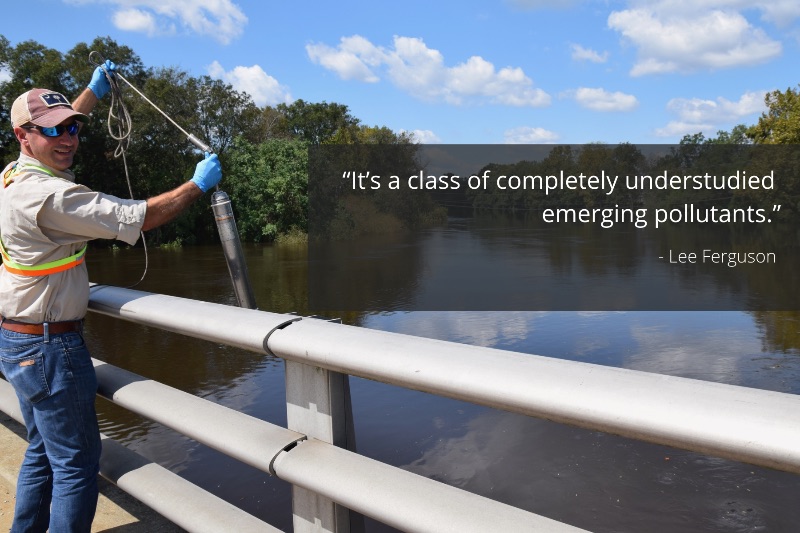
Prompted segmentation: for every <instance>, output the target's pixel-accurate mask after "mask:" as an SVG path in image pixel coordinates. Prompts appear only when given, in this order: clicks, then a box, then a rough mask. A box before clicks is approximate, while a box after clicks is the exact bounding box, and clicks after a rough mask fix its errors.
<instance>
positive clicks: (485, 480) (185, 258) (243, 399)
mask: <svg viewBox="0 0 800 533" xmlns="http://www.w3.org/2000/svg"><path fill="white" fill-rule="evenodd" d="M497 250H498V248H495V250H494V253H500V252H498V251H497ZM245 252H246V256H247V263H248V266H249V270H250V274H251V278H252V283H253V286H254V290H255V293H256V300H257V302H258V304H259V308H261V309H264V310H268V311H274V312H290V311H295V312H299V313H301V314H308V313H309V312H311V311H313V310H309V308H308V286H309V283H308V260H307V258H308V252H307V249H306V247H305V246H301V247H297V246H275V245H258V246H257V245H247V246H245ZM507 253H508V254H509V255H508V257H509V258H511V259H513V254H514V253H516V252H515V251H514V249H513V247H511V248H509V249H508V252H507ZM498 260H501V256H498ZM88 263H89V271H90V277H91V279H92V281H94V282H96V283H104V284H112V285H119V286H127V285H129V284H131V283H133V282H135V281H137V280H138V279H139V277H140V276H141V273H142V269H143V267H144V256H143V253H142V250H141V248H136V249H121V250H111V249H108V250H93V251H92V253H91V254H90V257H89V259H88ZM375 283H376V285H375V287H374V289H375V290H378V289H379V288H380V282H379V281H376V282H375ZM136 288H137V289H138V290H143V291H149V292H155V293H163V294H170V295H175V296H181V297H187V298H194V299H198V300H205V301H212V302H219V303H226V304H230V305H235V298H234V296H233V293H232V290H231V287H230V279H229V277H228V273H227V268H226V265H225V262H224V259H223V257H222V252H221V249H220V248H219V247H218V246H207V247H206V246H197V247H184V248H181V249H174V250H160V249H159V250H151V251H150V252H149V268H148V273H147V276H146V278H145V281H144V282H143V283H141V284H140V285H139V286H137V287H136ZM388 308H390V307H387V309H388ZM339 316H341V318H342V319H343V321H344V322H346V323H349V324H354V325H358V326H363V327H367V328H374V329H380V330H387V331H395V332H401V333H408V334H413V335H420V336H425V337H432V338H438V339H445V340H450V341H455V342H460V343H467V344H474V345H479V346H490V347H495V348H501V349H507V350H513V351H517V352H523V353H531V354H538V355H544V356H549V357H556V358H562V359H571V360H576V361H585V362H590V363H596V364H601V365H609V366H615V367H624V368H631V369H636V370H643V371H648V372H657V373H662V374H670V375H675V376H684V377H688V378H693V379H699V380H706V381H715V382H722V383H730V384H736V385H744V386H749V387H757V388H763V389H769V390H775V391H781V392H789V393H798V392H800V379H798V378H799V377H800V357H798V355H799V354H800V314H798V313H797V312H792V311H784V312H765V311H760V312H756V311H752V312H738V311H725V312H723V311H692V312H676V311H669V312H667V311H640V312H623V311H616V312H604V311H586V312H575V311H559V312H546V311H525V310H518V311H397V310H395V311H383V312H376V311H373V312H347V313H341V314H340V315H339ZM86 332H87V342H88V343H89V344H90V347H91V349H92V351H93V355H94V356H95V357H97V358H99V359H102V360H105V361H107V362H109V363H112V364H115V365H118V366H121V367H123V368H126V369H129V370H131V371H133V372H135V373H138V374H141V375H143V376H145V377H148V378H151V379H154V380H157V381H160V382H163V383H166V384H168V385H170V386H173V387H176V388H178V389H181V390H184V391H187V392H190V393H192V394H195V395H197V396H200V397H203V398H207V399H209V400H211V401H214V402H218V403H220V404H223V405H225V406H228V407H231V408H234V409H237V410H240V411H242V412H245V413H247V414H250V415H252V416H255V417H258V418H261V419H264V420H267V421H269V422H272V423H275V424H279V425H283V426H285V424H286V411H285V396H284V394H285V389H284V376H283V363H282V361H281V360H278V359H274V358H270V357H266V356H263V355H258V354H253V353H249V352H244V351H241V350H236V349H232V348H228V347H224V346H220V345H217V344H214V343H209V342H205V341H199V340H194V339H190V338H186V337H182V336H180V335H174V334H170V333H166V332H162V331H160V330H155V329H151V328H146V327H142V326H137V325H133V324H130V323H126V322H123V321H119V320H114V319H111V318H109V317H104V316H101V315H97V314H95V313H90V314H89V317H88V319H87V327H86ZM351 390H352V399H353V409H354V420H355V429H356V442H357V447H358V451H359V453H361V454H363V455H365V456H367V457H371V458H374V459H378V460H380V461H383V462H386V463H389V464H392V465H396V466H399V467H401V468H404V469H407V470H410V471H412V472H416V473H418V474H421V475H423V476H427V477H430V478H433V479H437V480H440V481H442V482H444V483H448V484H451V485H455V486H457V487H461V488H463V489H465V490H468V491H471V492H475V493H478V494H482V495H485V496H487V497H489V498H493V499H496V500H499V501H503V502H507V503H509V504H511V505H514V506H517V507H521V508H524V509H527V510H530V511H532V512H535V513H538V514H541V515H544V516H547V517H550V518H553V519H556V520H561V521H564V522H567V523H570V524H573V525H576V526H579V527H582V528H586V529H589V530H592V531H596V532H649V533H674V532H731V533H732V532H752V531H770V532H792V531H797V524H800V506H798V505H797V502H798V501H800V476H795V475H791V474H787V473H782V472H777V471H773V470H770V469H765V468H758V467H754V466H750V465H745V464H741V463H736V462H732V461H727V460H723V459H718V458H713V457H708V456H704V455H701V454H697V453H691V452H686V451H681V450H676V449H672V448H668V447H663V446H656V445H651V444H645V443H640V442H636V441H633V440H629V439H625V438H621V437H616V436H612V435H606V434H603V433H598V432H593V431H587V430H583V429H577V428H572V427H568V426H563V425H559V424H555V423H552V422H548V421H543V420H537V419H532V418H527V417H524V416H520V415H515V414H510V413H505V412H501V411H497V410H493V409H489V408H485V407H480V406H475V405H471V404H468V403H464V402H459V401H455V400H449V399H443V398H438V397H436V396H432V395H428V394H424V393H419V392H414V391H408V390H405V389H401V388H397V387H393V386H389V385H385V384H381V383H376V382H371V381H368V380H364V379H360V378H351ZM631 401H632V402H635V401H636V398H631ZM98 402H99V416H100V419H101V429H102V431H103V432H104V433H106V434H107V435H109V436H111V437H113V438H115V439H117V440H119V441H121V442H122V443H124V444H125V445H127V446H128V447H130V448H132V449H134V450H136V451H137V452H138V453H140V454H142V455H144V456H145V457H148V458H149V459H151V460H154V461H156V462H158V463H160V464H162V465H164V466H165V467H167V468H169V469H171V470H173V471H174V472H177V473H178V474H180V475H181V476H183V477H185V478H187V479H189V480H190V481H192V482H194V483H196V484H198V485H200V486H202V487H204V488H206V489H207V490H209V491H211V492H213V493H215V494H217V495H219V496H221V497H222V498H224V499H226V500H229V501H231V502H232V503H234V504H235V505H237V506H239V507H241V508H243V509H245V510H246V511H248V512H250V513H252V514H254V515H256V516H258V517H260V518H261V519H263V520H265V521H267V522H269V523H270V524H273V525H274V526H276V527H278V528H280V529H282V530H284V531H291V496H290V487H289V485H288V484H286V483H285V482H283V481H280V480H277V479H274V478H271V477H269V476H268V475H266V474H263V473H261V472H258V471H256V470H254V469H252V468H250V467H248V466H245V465H242V464H240V463H238V462H237V461H234V460H231V459H228V458H226V457H224V456H222V455H221V454H219V453H217V452H215V451H213V450H210V449H208V448H206V447H205V446H202V445H200V444H197V443H195V442H193V441H191V440H189V439H187V438H185V437H183V436H181V435H178V434H176V433H174V432H173V431H171V430H169V429H167V428H164V427H162V426H160V425H158V424H155V423H153V422H150V421H148V420H145V419H142V418H140V417H138V416H136V415H133V414H131V413H129V412H127V411H125V410H124V409H122V408H119V407H116V406H114V405H113V404H111V403H110V402H107V401H106V400H103V399H100V400H98ZM731 408H735V407H734V406H732V407H731ZM366 525H367V531H376V532H377V531H390V529H389V528H387V527H385V526H382V525H381V524H378V523H376V522H374V521H371V520H367V523H366Z"/></svg>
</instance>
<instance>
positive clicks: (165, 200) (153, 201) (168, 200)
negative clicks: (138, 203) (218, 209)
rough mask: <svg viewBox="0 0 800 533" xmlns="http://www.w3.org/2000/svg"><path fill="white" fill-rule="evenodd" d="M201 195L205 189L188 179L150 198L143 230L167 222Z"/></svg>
mask: <svg viewBox="0 0 800 533" xmlns="http://www.w3.org/2000/svg"><path fill="white" fill-rule="evenodd" d="M201 196H203V191H202V190H200V187H198V186H197V185H195V184H194V183H193V182H191V181H187V182H186V183H184V184H183V185H181V186H179V187H176V188H175V189H172V190H171V191H168V192H165V193H163V194H159V195H158V196H154V197H152V198H149V199H148V200H147V212H146V213H145V216H144V224H143V225H142V231H147V230H150V229H153V228H157V227H158V226H160V225H162V224H166V223H167V222H169V221H170V220H172V219H173V218H175V217H176V216H178V214H179V213H180V212H181V211H183V210H184V209H186V208H187V207H189V205H191V204H192V202H194V201H195V200H197V199H198V198H200V197H201Z"/></svg>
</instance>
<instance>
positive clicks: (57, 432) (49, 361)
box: [0, 329, 101, 533]
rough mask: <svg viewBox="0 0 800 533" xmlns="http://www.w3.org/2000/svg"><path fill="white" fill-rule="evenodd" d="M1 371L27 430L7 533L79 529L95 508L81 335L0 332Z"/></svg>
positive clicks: (94, 457) (93, 445)
mask: <svg viewBox="0 0 800 533" xmlns="http://www.w3.org/2000/svg"><path fill="white" fill-rule="evenodd" d="M0 368H1V369H2V371H3V374H4V375H5V376H6V379H7V380H8V381H9V382H10V383H11V385H13V386H14V390H15V391H16V393H17V397H18V398H19V404H20V408H21V409H22V416H23V417H24V419H25V426H26V428H27V430H28V442H29V445H28V449H27V451H26V452H25V458H24V459H23V462H22V467H21V469H20V472H19V479H18V481H17V502H16V507H15V509H14V524H13V525H12V527H11V532H12V533H22V532H25V533H35V532H40V531H41V532H45V531H46V530H47V529H48V527H49V528H50V531H51V532H54V533H62V532H63V533H68V532H70V533H72V532H75V533H77V532H81V533H83V532H86V533H88V532H89V531H90V529H91V524H92V520H93V519H94V514H95V509H96V507H97V492H98V491H97V472H98V470H99V461H100V451H101V444H100V431H99V428H98V424H97V415H96V413H95V407H94V401H95V394H96V392H97V377H96V376H95V372H94V366H93V365H92V361H91V357H90V355H89V351H88V350H87V348H86V345H85V344H84V342H83V336H82V335H81V334H80V333H77V332H73V333H62V334H60V335H28V334H23V333H15V332H13V331H8V330H6V329H0Z"/></svg>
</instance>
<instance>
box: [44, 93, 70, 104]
mask: <svg viewBox="0 0 800 533" xmlns="http://www.w3.org/2000/svg"><path fill="white" fill-rule="evenodd" d="M39 98H41V99H42V102H44V105H46V106H47V107H54V106H57V105H65V106H69V105H70V103H69V100H67V99H66V97H65V96H64V95H63V94H61V93H44V94H40V95H39Z"/></svg>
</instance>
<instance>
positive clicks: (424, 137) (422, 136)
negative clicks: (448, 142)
mask: <svg viewBox="0 0 800 533" xmlns="http://www.w3.org/2000/svg"><path fill="white" fill-rule="evenodd" d="M400 133H409V134H411V135H412V137H413V138H414V141H416V142H418V143H420V144H441V142H442V139H440V138H439V136H438V135H436V134H435V133H433V132H432V131H431V130H411V131H408V130H400Z"/></svg>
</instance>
